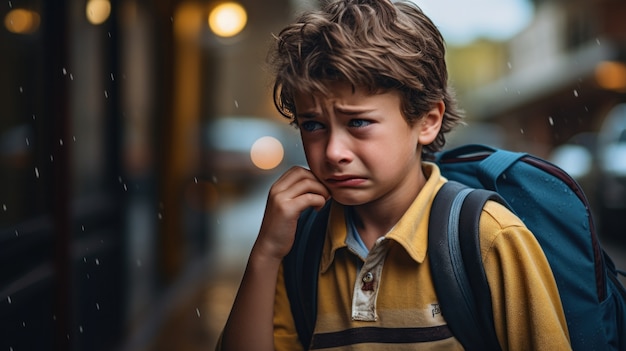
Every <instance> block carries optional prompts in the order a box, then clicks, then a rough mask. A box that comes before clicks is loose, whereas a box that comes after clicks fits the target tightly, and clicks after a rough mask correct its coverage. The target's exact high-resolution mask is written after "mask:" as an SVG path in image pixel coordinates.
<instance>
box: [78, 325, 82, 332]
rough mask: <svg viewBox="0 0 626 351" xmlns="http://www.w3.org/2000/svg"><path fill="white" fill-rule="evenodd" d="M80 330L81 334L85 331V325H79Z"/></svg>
mask: <svg viewBox="0 0 626 351" xmlns="http://www.w3.org/2000/svg"><path fill="white" fill-rule="evenodd" d="M78 332H79V333H81V334H82V333H83V326H82V325H79V326H78Z"/></svg>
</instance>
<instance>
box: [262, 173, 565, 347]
mask: <svg viewBox="0 0 626 351" xmlns="http://www.w3.org/2000/svg"><path fill="white" fill-rule="evenodd" d="M424 172H425V174H426V176H427V177H428V181H427V183H426V185H425V186H424V188H423V189H422V190H421V192H420V193H419V195H418V196H417V198H416V199H415V201H414V202H413V204H412V205H411V206H410V207H409V209H408V210H407V212H406V213H405V214H404V215H403V216H402V218H401V219H400V221H399V222H398V223H397V224H396V225H395V226H394V228H392V229H391V230H390V231H389V233H387V234H386V235H385V236H384V237H381V238H380V239H379V240H378V241H377V243H376V244H375V245H374V247H373V248H372V249H371V250H370V251H369V253H366V256H365V257H362V256H363V255H362V254H361V255H359V254H358V253H359V250H355V247H354V243H351V239H350V236H349V235H348V231H347V229H346V228H347V226H346V218H345V211H344V208H343V206H341V205H339V204H337V203H333V204H332V207H331V212H330V217H329V225H328V230H327V233H326V241H325V243H324V249H323V253H322V260H321V267H320V271H319V286H318V310H317V323H316V326H315V331H314V335H313V340H312V344H311V345H310V348H311V349H325V350H346V349H350V350H367V351H378V350H394V351H397V350H462V349H463V348H462V346H461V345H460V343H459V342H458V341H457V340H456V339H455V338H454V336H453V335H452V334H451V332H450V330H449V329H448V327H447V325H446V321H445V319H444V318H443V316H442V315H441V310H440V308H439V303H438V300H437V294H436V293H435V289H434V286H433V282H432V270H431V267H430V264H429V260H428V257H427V255H428V252H427V247H428V222H429V216H430V207H431V204H432V201H433V199H434V197H435V195H436V193H437V191H438V190H439V189H440V188H441V186H442V185H443V183H445V181H446V179H445V178H443V177H442V176H441V175H440V172H439V169H438V167H437V166H436V165H434V164H431V163H427V162H425V163H424ZM480 233H481V234H480V246H481V253H482V256H483V263H484V267H485V272H486V274H487V280H488V282H489V285H490V289H491V294H492V299H493V300H492V301H493V302H492V303H493V312H494V321H495V326H496V333H497V335H498V338H499V340H500V344H501V346H502V349H503V350H567V349H570V346H569V335H568V331H567V324H566V322H565V317H564V314H563V309H562V306H561V301H560V297H559V293H558V290H557V287H556V283H555V281H554V277H553V275H552V272H551V270H550V267H549V266H548V263H547V260H546V258H545V256H544V254H543V251H542V250H541V247H540V246H539V244H538V243H537V241H536V239H535V238H534V236H533V235H532V233H530V231H529V230H528V229H527V228H526V227H525V226H524V224H523V223H522V222H521V221H520V220H519V219H518V218H517V217H516V216H515V215H513V214H512V213H511V212H510V211H508V210H507V209H506V208H505V207H503V206H501V205H500V204H498V203H495V202H491V201H490V202H488V203H487V205H486V206H485V208H484V210H483V213H482V215H481V218H480ZM434 271H435V273H434V274H437V273H436V271H437V269H436V268H435V269H434ZM274 340H275V349H276V350H285V351H294V350H303V349H304V348H303V346H302V345H300V343H299V341H298V336H297V333H296V329H295V325H294V321H293V317H292V315H291V310H290V307H289V301H288V299H287V293H286V291H285V285H284V281H283V275H282V268H281V272H280V273H279V278H278V281H277V286H276V299H275V306H274Z"/></svg>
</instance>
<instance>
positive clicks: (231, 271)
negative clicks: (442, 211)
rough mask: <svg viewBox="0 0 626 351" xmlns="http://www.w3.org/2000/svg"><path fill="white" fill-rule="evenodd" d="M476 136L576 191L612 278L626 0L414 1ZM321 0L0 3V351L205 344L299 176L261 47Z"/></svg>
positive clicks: (621, 219)
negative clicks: (274, 196) (430, 25)
mask: <svg viewBox="0 0 626 351" xmlns="http://www.w3.org/2000/svg"><path fill="white" fill-rule="evenodd" d="M416 2H417V3H418V4H419V5H420V6H422V7H423V8H424V10H425V12H426V13H427V14H429V15H430V16H431V17H432V18H433V20H434V21H435V23H436V24H437V25H438V26H439V27H440V29H441V30H442V32H443V34H444V36H445V37H446V38H447V40H448V64H449V70H450V73H451V80H452V84H453V85H454V86H455V87H456V90H457V95H458V98H459V100H460V104H461V106H462V107H463V108H464V109H465V110H466V112H467V116H468V125H467V126H465V127H462V128H459V129H458V130H457V131H456V132H455V133H454V134H453V135H452V136H451V138H450V143H449V144H450V145H449V146H450V147H452V146H455V145H459V144H463V143H474V142H480V143H486V144H490V145H493V146H498V147H506V148H509V149H513V150H519V151H526V152H530V153H533V154H535V155H538V156H540V157H543V158H546V159H549V160H552V161H553V162H555V163H557V164H558V165H560V166H561V167H563V168H564V169H565V170H567V171H568V172H570V174H572V175H573V176H574V177H575V178H576V179H577V180H578V181H579V182H580V184H581V185H582V186H583V187H584V189H585V192H586V194H587V196H588V198H589V201H590V203H591V204H592V210H593V212H594V215H595V220H596V225H597V227H598V230H599V233H600V238H601V240H602V242H603V243H604V245H605V246H606V247H607V249H609V251H610V252H611V254H612V256H613V258H614V259H616V261H617V263H618V266H621V268H626V262H624V261H625V260H626V258H625V255H624V253H623V252H624V247H625V246H626V237H625V235H626V234H625V230H624V227H625V224H626V219H625V218H626V104H624V103H626V21H624V20H623V19H624V18H625V17H626V2H624V1H621V0H593V1H589V0H567V1H565V0H506V1H503V0H497V1H494V0H491V1H490V0H480V1H472V2H470V3H468V4H466V3H465V2H462V1H455V0H446V1H442V0H437V1H435V0H421V1H420V0H416ZM315 6H318V3H317V2H316V1H314V0H309V1H305V0H264V1H255V0H238V1H237V2H226V1H213V0H203V1H185V0H158V1H156V0H153V1H147V0H56V1H46V0H10V1H4V2H3V3H2V4H0V18H1V19H2V22H1V26H2V27H1V28H0V350H13V351H20V350H96V351H99V350H124V351H125V350H129V351H131V350H132V351H135V350H200V349H202V350H207V349H212V348H213V347H214V344H215V341H216V338H217V336H218V333H219V331H220V329H221V328H222V326H223V324H224V322H225V319H226V317H227V314H228V312H229V310H230V306H231V303H232V301H233V298H234V294H235V292H236V289H237V285H238V283H239V279H240V277H241V274H242V271H243V267H244V265H245V262H246V258H247V254H248V252H249V250H250V248H251V246H252V243H253V241H254V239H255V236H256V233H257V230H258V227H259V225H260V221H261V218H262V215H263V209H264V205H265V199H266V193H267V191H268V189H269V187H270V185H271V184H272V182H273V181H274V180H275V179H276V178H277V177H278V176H279V175H280V174H281V173H282V172H283V171H285V170H286V169H287V168H288V167H290V166H291V165H294V164H301V165H304V164H305V161H304V158H303V153H302V149H301V147H300V144H299V136H298V133H297V131H296V130H294V129H293V128H292V127H290V126H289V125H288V123H287V121H286V120H284V119H283V118H281V117H279V115H278V114H277V112H276V111H275V110H274V107H273V104H272V99H271V77H270V76H269V75H268V72H267V71H266V69H265V58H266V53H267V48H268V46H269V45H270V43H271V41H272V35H271V34H272V33H276V32H277V31H279V30H280V29H281V28H282V27H283V26H284V25H285V24H286V23H287V22H288V21H290V20H291V19H293V17H294V16H295V14H296V13H298V12H299V11H301V10H302V9H304V8H309V7H315Z"/></svg>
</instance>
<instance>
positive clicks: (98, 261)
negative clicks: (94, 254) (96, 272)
mask: <svg viewBox="0 0 626 351" xmlns="http://www.w3.org/2000/svg"><path fill="white" fill-rule="evenodd" d="M99 265H100V260H99V259H97V258H96V266H99Z"/></svg>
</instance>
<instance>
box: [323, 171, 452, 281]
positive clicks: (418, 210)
mask: <svg viewBox="0 0 626 351" xmlns="http://www.w3.org/2000/svg"><path fill="white" fill-rule="evenodd" d="M422 165H423V167H422V168H423V171H424V175H425V176H426V178H427V181H426V184H425V185H424V187H423V188H422V190H420V192H419V194H418V195H417V197H416V198H415V200H414V201H413V203H412V204H411V206H409V208H408V209H407V211H406V212H405V213H404V215H402V217H401V218H400V220H399V221H398V223H397V224H396V225H395V226H394V227H393V228H392V229H391V230H390V231H389V233H387V235H386V238H387V239H390V240H394V241H396V242H397V243H398V244H400V245H401V246H402V247H403V248H404V249H405V250H406V252H407V253H408V254H409V255H410V256H411V258H413V260H415V261H416V262H418V263H421V262H423V261H424V259H425V257H426V249H427V247H428V221H429V216H430V207H431V205H432V201H433V199H434V197H435V195H436V194H437V191H438V190H439V188H441V186H442V185H443V183H445V181H446V180H445V178H443V177H442V176H441V173H440V171H439V168H438V167H437V165H435V164H434V163H430V162H423V163H422ZM347 234H348V232H347V229H346V218H345V211H344V207H343V206H342V205H341V204H338V203H336V202H333V203H332V205H331V209H330V216H329V219H328V229H327V233H326V235H327V238H326V240H325V242H324V250H323V252H322V261H321V267H320V268H321V272H322V273H324V272H326V271H327V270H328V268H329V267H330V265H331V264H332V263H333V260H334V257H335V252H336V251H337V250H339V249H341V248H344V247H346V246H347V245H346V239H347Z"/></svg>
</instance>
